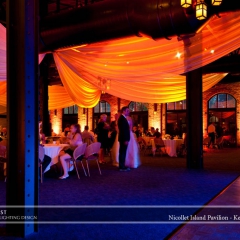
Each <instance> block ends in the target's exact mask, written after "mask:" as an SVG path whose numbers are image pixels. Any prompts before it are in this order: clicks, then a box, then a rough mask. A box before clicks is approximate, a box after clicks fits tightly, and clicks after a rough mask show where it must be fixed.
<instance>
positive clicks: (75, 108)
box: [74, 105, 78, 114]
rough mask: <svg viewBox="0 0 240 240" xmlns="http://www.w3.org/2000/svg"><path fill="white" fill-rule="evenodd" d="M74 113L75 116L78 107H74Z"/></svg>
mask: <svg viewBox="0 0 240 240" xmlns="http://www.w3.org/2000/svg"><path fill="white" fill-rule="evenodd" d="M74 113H75V114H77V113H78V106H77V105H74Z"/></svg>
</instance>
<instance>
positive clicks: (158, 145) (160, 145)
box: [154, 138, 166, 156]
mask: <svg viewBox="0 0 240 240" xmlns="http://www.w3.org/2000/svg"><path fill="white" fill-rule="evenodd" d="M154 143H155V146H156V152H155V153H157V152H159V153H160V154H161V156H162V155H163V154H165V153H166V149H165V144H164V142H163V140H162V139H161V138H154ZM162 148H163V149H164V152H163V151H162Z"/></svg>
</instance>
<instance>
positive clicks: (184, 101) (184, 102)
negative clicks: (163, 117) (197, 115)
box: [182, 100, 186, 109]
mask: <svg viewBox="0 0 240 240" xmlns="http://www.w3.org/2000/svg"><path fill="white" fill-rule="evenodd" d="M182 106H183V108H182V109H186V100H183V101H182Z"/></svg>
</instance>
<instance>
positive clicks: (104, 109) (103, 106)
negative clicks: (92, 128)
mask: <svg viewBox="0 0 240 240" xmlns="http://www.w3.org/2000/svg"><path fill="white" fill-rule="evenodd" d="M100 112H101V113H103V112H106V102H100Z"/></svg>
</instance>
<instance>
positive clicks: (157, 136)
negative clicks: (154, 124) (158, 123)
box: [153, 128, 161, 138]
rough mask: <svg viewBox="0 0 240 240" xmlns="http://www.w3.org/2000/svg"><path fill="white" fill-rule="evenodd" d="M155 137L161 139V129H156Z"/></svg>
mask: <svg viewBox="0 0 240 240" xmlns="http://www.w3.org/2000/svg"><path fill="white" fill-rule="evenodd" d="M153 136H154V137H156V138H160V137H161V133H160V132H159V129H158V128H156V132H155V133H154V134H153Z"/></svg>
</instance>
